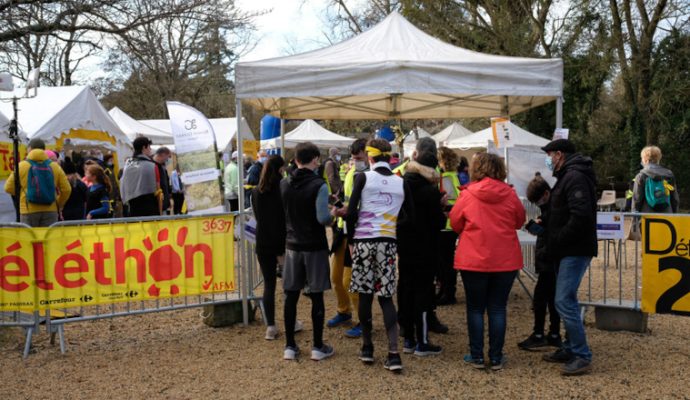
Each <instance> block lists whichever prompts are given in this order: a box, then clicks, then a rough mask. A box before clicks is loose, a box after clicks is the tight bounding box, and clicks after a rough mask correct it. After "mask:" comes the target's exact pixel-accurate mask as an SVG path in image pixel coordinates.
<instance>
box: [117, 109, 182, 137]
mask: <svg viewBox="0 0 690 400" xmlns="http://www.w3.org/2000/svg"><path fill="white" fill-rule="evenodd" d="M108 114H110V116H111V117H112V118H113V121H115V123H116V124H117V126H119V127H120V129H122V131H123V132H124V133H125V135H127V137H128V138H129V139H130V140H134V139H136V138H137V137H138V136H146V137H147V138H149V139H151V141H153V144H157V145H165V144H172V142H173V138H172V135H171V134H170V133H169V132H164V131H161V130H159V129H156V128H154V127H152V126H148V125H146V124H142V123H141V122H139V121H137V120H136V119H134V118H132V117H131V116H130V115H129V114H127V113H126V112H124V111H122V110H121V109H120V108H119V107H113V108H111V109H110V111H108Z"/></svg>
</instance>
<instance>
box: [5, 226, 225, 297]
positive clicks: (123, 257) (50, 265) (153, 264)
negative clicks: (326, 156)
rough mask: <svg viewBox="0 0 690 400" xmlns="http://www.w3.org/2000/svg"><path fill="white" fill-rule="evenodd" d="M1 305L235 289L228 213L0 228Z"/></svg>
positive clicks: (179, 294)
mask: <svg viewBox="0 0 690 400" xmlns="http://www.w3.org/2000/svg"><path fill="white" fill-rule="evenodd" d="M0 251H1V252H2V253H0V254H1V255H2V257H0V310H8V311H11V310H17V309H22V310H44V309H56V308H66V307H79V306H90V305H96V304H111V303H116V302H124V301H136V300H151V299H160V298H169V297H182V296H193V295H200V294H207V293H216V292H227V291H234V290H235V270H234V260H233V254H234V251H233V221H232V217H231V216H221V217H199V218H190V219H180V220H164V221H151V222H141V223H129V224H111V225H84V226H65V227H56V228H34V229H26V228H23V229H22V228H0Z"/></svg>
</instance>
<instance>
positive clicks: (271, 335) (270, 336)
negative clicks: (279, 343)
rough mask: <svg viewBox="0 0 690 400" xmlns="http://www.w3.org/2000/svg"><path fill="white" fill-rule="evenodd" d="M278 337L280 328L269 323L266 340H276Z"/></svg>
mask: <svg viewBox="0 0 690 400" xmlns="http://www.w3.org/2000/svg"><path fill="white" fill-rule="evenodd" d="M277 337H278V328H276V326H275V325H269V326H268V328H266V337H265V338H266V340H276V338H277Z"/></svg>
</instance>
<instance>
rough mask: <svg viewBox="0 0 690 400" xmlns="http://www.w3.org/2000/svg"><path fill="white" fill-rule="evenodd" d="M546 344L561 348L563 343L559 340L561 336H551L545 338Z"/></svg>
mask: <svg viewBox="0 0 690 400" xmlns="http://www.w3.org/2000/svg"><path fill="white" fill-rule="evenodd" d="M546 344H547V345H549V346H552V347H557V348H559V349H560V348H561V347H563V341H562V340H561V335H559V334H555V335H554V334H551V335H548V336H547V337H546Z"/></svg>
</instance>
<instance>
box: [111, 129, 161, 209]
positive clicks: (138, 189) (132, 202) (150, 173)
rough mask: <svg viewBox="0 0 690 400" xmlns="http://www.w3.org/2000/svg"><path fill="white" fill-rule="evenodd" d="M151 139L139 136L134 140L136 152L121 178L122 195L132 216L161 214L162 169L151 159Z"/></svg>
mask: <svg viewBox="0 0 690 400" xmlns="http://www.w3.org/2000/svg"><path fill="white" fill-rule="evenodd" d="M152 143H153V142H151V140H150V139H149V138H147V137H145V136H139V137H138V138H136V139H134V141H133V142H132V147H134V154H133V155H132V158H130V159H129V160H127V163H126V164H125V168H124V170H123V172H122V178H121V179H120V195H121V197H122V202H123V203H124V204H127V206H128V209H129V216H130V217H145V216H152V215H161V211H162V200H163V196H162V191H161V187H160V171H159V170H158V167H157V166H156V165H157V164H156V163H155V161H153V160H152V159H151V155H152V153H153V152H152V151H151V144H152Z"/></svg>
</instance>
